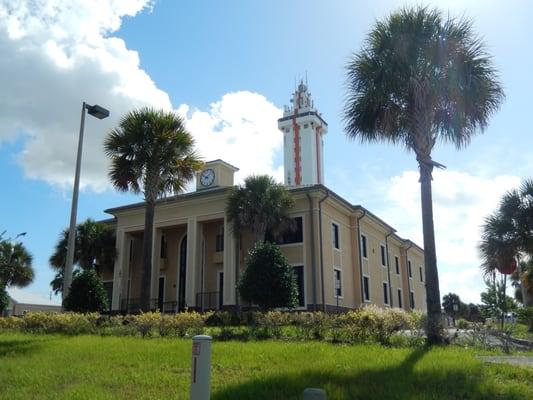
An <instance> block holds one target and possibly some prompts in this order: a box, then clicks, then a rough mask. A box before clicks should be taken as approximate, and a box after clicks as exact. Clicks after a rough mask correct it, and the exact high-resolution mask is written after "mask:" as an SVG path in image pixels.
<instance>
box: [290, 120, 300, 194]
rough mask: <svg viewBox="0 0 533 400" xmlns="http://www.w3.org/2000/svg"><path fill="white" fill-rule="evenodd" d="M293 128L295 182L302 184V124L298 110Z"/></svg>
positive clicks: (293, 121)
mask: <svg viewBox="0 0 533 400" xmlns="http://www.w3.org/2000/svg"><path fill="white" fill-rule="evenodd" d="M292 129H293V131H294V183H295V184H296V185H301V184H302V173H301V168H302V166H301V165H300V161H301V160H300V126H299V125H298V124H297V123H296V110H295V112H294V116H293V117H292Z"/></svg>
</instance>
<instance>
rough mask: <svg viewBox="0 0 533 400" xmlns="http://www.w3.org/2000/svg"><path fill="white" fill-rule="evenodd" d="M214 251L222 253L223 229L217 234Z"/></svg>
mask: <svg viewBox="0 0 533 400" xmlns="http://www.w3.org/2000/svg"><path fill="white" fill-rule="evenodd" d="M215 251H217V252H218V251H224V229H221V230H220V231H219V232H218V233H217V237H216V242H215Z"/></svg>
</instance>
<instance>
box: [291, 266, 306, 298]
mask: <svg viewBox="0 0 533 400" xmlns="http://www.w3.org/2000/svg"><path fill="white" fill-rule="evenodd" d="M293 271H294V279H295V280H296V285H297V286H298V306H299V307H305V297H304V267H303V266H302V265H297V266H295V267H293Z"/></svg>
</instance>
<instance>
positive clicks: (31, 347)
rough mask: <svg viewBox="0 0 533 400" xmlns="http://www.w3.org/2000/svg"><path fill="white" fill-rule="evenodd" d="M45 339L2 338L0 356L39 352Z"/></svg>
mask: <svg viewBox="0 0 533 400" xmlns="http://www.w3.org/2000/svg"><path fill="white" fill-rule="evenodd" d="M42 344H43V340H31V339H24V340H0V357H6V356H20V355H27V354H30V353H35V352H37V351H38V350H39V349H40V348H41V347H42Z"/></svg>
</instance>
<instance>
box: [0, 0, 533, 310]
mask: <svg viewBox="0 0 533 400" xmlns="http://www.w3.org/2000/svg"><path fill="white" fill-rule="evenodd" d="M47 3H48V2H47V1H46V0H42V1H40V2H38V3H37V4H33V5H32V7H25V6H26V5H27V4H28V2H27V1H24V0H17V1H8V0H0V51H1V53H2V54H3V55H5V57H4V56H3V57H2V58H3V60H2V61H0V87H2V88H3V90H2V93H0V177H1V178H2V181H3V183H4V195H3V196H2V205H3V207H1V210H0V232H1V231H3V230H7V232H8V235H10V236H14V235H16V234H17V233H19V232H21V231H26V232H28V233H27V236H26V237H25V238H24V243H25V244H26V245H27V247H28V249H29V250H30V251H31V252H32V253H33V255H34V257H35V262H34V266H35V269H36V272H37V277H36V280H35V283H34V284H33V285H32V286H30V287H29V288H28V289H27V290H28V291H31V292H35V293H38V294H41V295H48V293H49V290H50V289H49V285H48V283H49V281H50V280H51V279H52V276H53V274H52V272H51V270H50V269H49V267H48V263H47V260H48V257H49V256H50V254H51V252H52V251H53V246H54V244H55V242H56V240H57V237H58V235H59V232H60V231H61V229H63V228H64V227H65V226H66V225H67V223H68V219H69V213H70V197H71V190H72V189H71V179H72V174H73V170H74V153H75V145H76V141H75V139H76V135H77V130H78V124H79V108H80V106H81V102H82V101H83V100H86V101H88V102H89V103H94V102H98V103H100V104H101V105H103V106H106V107H108V108H109V109H110V110H111V113H112V117H111V118H109V120H106V121H98V120H95V119H88V120H87V141H86V147H85V152H84V169H83V175H82V183H83V185H84V190H83V191H82V193H81V196H80V204H79V212H78V217H79V220H82V219H84V218H87V217H92V218H96V219H99V218H106V217H107V216H106V215H105V214H104V213H103V210H104V209H106V208H109V207H112V206H117V205H120V204H123V203H126V202H130V201H134V200H136V198H135V197H134V196H132V195H127V194H118V193H116V192H114V191H113V189H112V188H111V187H110V186H109V184H108V182H107V178H106V175H105V174H106V160H105V158H104V157H103V155H102V150H101V142H102V139H103V137H104V136H105V133H106V132H107V130H108V129H109V128H110V127H111V126H112V125H113V124H114V123H116V118H118V117H119V116H120V115H121V114H122V113H123V112H125V111H127V110H129V109H131V108H132V107H135V106H140V105H145V104H151V105H155V106H161V107H165V108H173V109H176V110H179V112H181V113H183V114H184V115H185V116H186V118H187V121H188V124H189V127H190V129H191V131H192V132H193V134H195V136H197V139H198V144H199V150H200V152H202V154H204V156H205V158H206V159H210V158H223V159H226V160H228V161H230V162H232V163H234V164H236V165H237V166H239V167H240V168H241V170H242V174H241V175H240V176H239V177H240V178H242V176H244V175H245V174H247V173H253V172H267V173H272V174H274V175H275V176H277V177H280V176H281V175H280V171H281V169H280V168H281V160H282V148H281V133H279V132H278V131H277V129H276V118H277V116H278V115H279V112H280V109H281V108H282V107H283V105H284V104H287V103H288V101H289V97H290V93H291V91H292V90H293V88H294V81H295V79H299V78H302V77H304V76H305V74H306V73H307V76H308V80H309V86H310V90H311V92H312V94H313V97H314V100H315V104H316V105H317V107H318V108H319V110H320V111H321V112H322V113H323V116H324V118H325V119H326V120H327V122H328V123H329V133H328V135H327V137H326V139H325V146H326V147H325V165H326V168H325V169H326V184H327V185H328V186H329V187H331V188H332V189H333V190H335V191H336V192H337V193H339V194H341V195H343V196H344V197H346V198H347V199H348V200H349V201H351V202H353V203H356V204H362V205H364V206H365V207H367V208H369V209H370V210H372V211H373V212H375V213H377V214H378V215H380V216H381V217H382V218H384V219H385V220H387V221H388V222H389V223H390V224H392V225H393V226H395V227H396V228H397V229H398V231H399V233H400V234H401V235H403V236H406V237H411V238H413V239H414V240H415V241H417V242H418V243H420V244H421V243H422V240H421V228H420V211H419V208H420V205H419V188H418V182H417V173H416V170H417V166H416V162H415V160H414V156H413V155H412V154H409V153H407V152H406V151H404V150H403V149H401V148H397V147H393V146H391V145H386V144H375V145H361V144H359V143H356V142H352V141H349V140H348V139H347V138H346V137H345V135H344V133H343V128H342V123H341V110H342V104H343V96H344V95H345V92H344V79H345V73H344V65H345V63H346V61H347V60H348V58H349V57H350V54H351V53H352V52H353V51H357V50H359V49H360V48H361V46H362V44H363V40H364V37H365V34H366V33H367V32H368V31H369V29H370V28H371V26H372V24H373V23H374V22H375V20H376V19H379V18H382V17H383V16H385V15H387V14H388V13H390V12H391V11H393V10H395V9H397V8H398V7H400V6H402V5H408V4H413V3H411V2H402V1H396V2H395V1H373V2H365V1H330V2H318V1H291V2H287V1H268V2H249V1H231V2H219V1H195V2H175V1H170V0H159V1H156V2H153V3H151V4H147V2H145V1H144V0H138V1H131V2H128V1H124V2H117V1H110V2H84V1H81V0H76V1H75V2H74V6H67V2H66V1H65V2H63V3H62V2H61V1H60V2H59V3H58V4H59V6H58V7H57V8H53V7H48V5H47ZM68 3H70V4H72V2H68ZM425 4H431V5H434V6H437V7H439V8H441V9H442V10H443V11H444V12H449V13H450V14H451V15H454V16H461V15H465V16H467V17H469V18H472V19H473V21H474V27H475V30H476V31H477V32H478V33H479V34H480V35H481V36H482V37H483V39H484V41H485V43H486V45H487V49H488V51H489V52H490V53H491V54H492V55H493V57H494V63H495V65H496V66H497V68H498V70H499V71H500V76H501V81H502V83H503V86H504V88H505V92H506V96H507V98H506V101H505V103H504V104H503V106H502V108H501V109H500V111H499V112H498V113H497V114H496V115H495V116H494V117H493V118H492V120H491V122H490V126H489V128H488V129H487V130H486V132H485V133H484V135H480V136H477V137H476V138H474V139H473V141H472V143H471V145H470V146H469V147H468V148H466V149H464V150H462V151H460V152H459V151H456V150H455V149H454V148H453V147H452V146H449V145H443V144H439V145H437V147H436V149H435V152H434V159H435V160H436V161H439V162H441V163H443V164H445V165H447V166H448V170H447V171H444V172H438V173H436V174H435V179H434V190H435V214H436V216H435V220H436V235H437V241H438V242H437V250H438V256H439V268H440V271H441V292H442V293H443V294H444V293H447V292H448V291H456V292H458V293H459V294H460V295H461V296H462V297H463V298H465V299H467V300H470V301H478V295H479V292H480V290H481V289H482V288H483V284H482V281H481V278H480V274H479V271H478V260H477V253H476V250H475V243H476V241H477V238H478V228H479V224H480V223H481V221H482V218H483V216H484V215H486V214H487V213H488V212H490V211H491V210H493V209H494V207H495V206H496V204H497V202H498V199H499V197H500V195H501V194H502V193H503V192H504V191H505V190H507V189H509V188H511V187H513V186H516V185H517V184H518V183H519V182H520V179H522V178H525V177H528V176H531V172H530V171H531V170H532V167H533V161H531V160H532V157H531V155H532V154H531V153H532V152H531V149H532V148H533V136H532V135H531V134H530V133H531V132H530V131H531V128H530V126H529V124H528V123H527V121H528V119H527V116H528V114H529V107H530V105H529V104H530V96H531V92H532V89H533V83H532V79H531V75H530V71H531V70H532V67H533V55H532V52H531V51H529V50H530V49H531V46H530V43H529V40H530V38H532V37H533V28H532V25H531V23H530V21H529V20H528V19H529V18H530V17H531V15H533V5H530V2H527V1H513V2H512V7H511V6H510V5H509V3H504V2H497V1H439V2H425ZM252 132H253V134H252ZM256 141H257V143H258V144H255V145H254V143H256ZM245 153H246V154H249V156H248V157H247V156H245V155H244V154H245Z"/></svg>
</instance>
